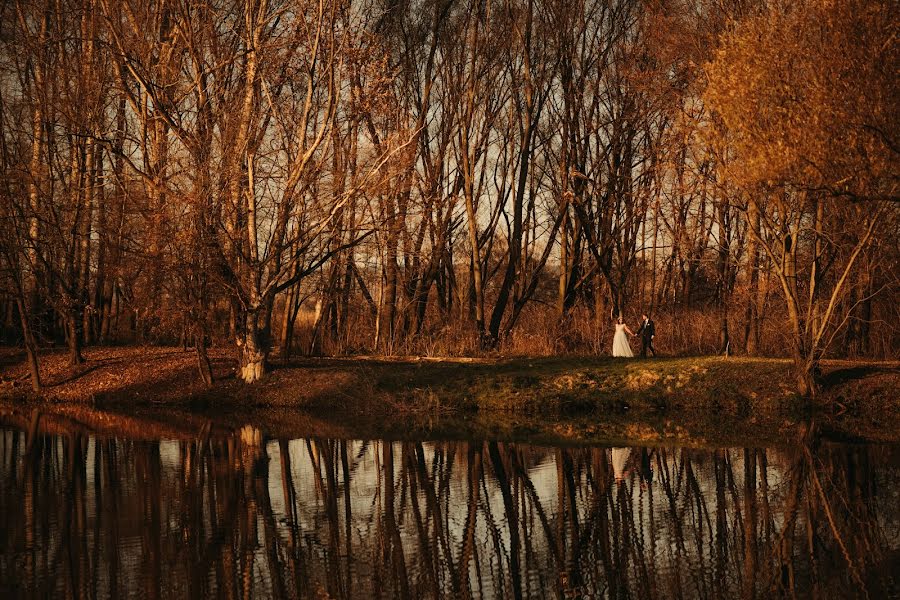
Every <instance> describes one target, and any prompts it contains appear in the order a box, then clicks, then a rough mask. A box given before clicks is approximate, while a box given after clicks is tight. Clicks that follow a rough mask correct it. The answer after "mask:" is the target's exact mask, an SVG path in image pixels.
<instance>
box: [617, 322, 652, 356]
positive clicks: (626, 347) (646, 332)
mask: <svg viewBox="0 0 900 600" xmlns="http://www.w3.org/2000/svg"><path fill="white" fill-rule="evenodd" d="M629 335H630V336H631V337H636V336H640V338H641V358H646V357H647V350H649V351H650V352H651V353H652V354H653V356H656V349H655V348H654V347H653V339H654V338H655V337H656V324H655V323H653V319H651V318H650V316H649V315H648V314H647V313H644V314H643V315H641V326H640V327H639V328H638V330H637V333H635V332H633V331H631V329H629V328H628V325H626V324H625V319H624V317H622V315H619V318H618V320H617V322H616V334H615V335H614V336H613V347H612V355H613V356H615V357H623V358H631V357H632V356H634V353H633V352H632V351H631V344H629V343H628V336H629Z"/></svg>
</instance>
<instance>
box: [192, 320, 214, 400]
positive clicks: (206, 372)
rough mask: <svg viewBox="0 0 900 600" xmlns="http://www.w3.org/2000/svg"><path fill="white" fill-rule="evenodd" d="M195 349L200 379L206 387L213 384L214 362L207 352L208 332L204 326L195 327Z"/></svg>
mask: <svg viewBox="0 0 900 600" xmlns="http://www.w3.org/2000/svg"><path fill="white" fill-rule="evenodd" d="M194 349H195V350H196V352H197V368H198V369H199V371H200V379H202V380H203V384H204V385H206V387H210V386H211V385H212V384H213V374H212V364H211V363H210V362H209V355H208V354H207V352H206V332H205V331H204V328H203V327H197V328H195V334H194Z"/></svg>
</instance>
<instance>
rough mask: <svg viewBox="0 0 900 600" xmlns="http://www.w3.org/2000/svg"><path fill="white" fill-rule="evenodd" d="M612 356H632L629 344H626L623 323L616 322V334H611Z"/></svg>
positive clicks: (626, 338) (626, 336) (626, 335)
mask: <svg viewBox="0 0 900 600" xmlns="http://www.w3.org/2000/svg"><path fill="white" fill-rule="evenodd" d="M613 356H621V357H624V358H632V357H633V356H634V353H632V352H631V346H630V345H629V344H628V334H627V333H625V324H624V323H622V324H621V325H620V324H618V323H616V335H614V336H613Z"/></svg>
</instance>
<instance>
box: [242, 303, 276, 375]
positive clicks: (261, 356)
mask: <svg viewBox="0 0 900 600" xmlns="http://www.w3.org/2000/svg"><path fill="white" fill-rule="evenodd" d="M270 313H271V306H270V304H269V302H265V303H264V304H263V305H262V306H260V307H258V308H255V309H253V310H248V311H246V312H245V313H244V314H243V315H241V316H242V319H241V325H242V328H241V329H242V330H241V332H240V333H239V337H238V339H237V344H238V348H239V349H240V361H241V362H240V366H241V370H240V378H241V379H242V380H243V381H244V383H254V382H255V381H259V380H260V379H262V377H263V375H265V373H266V370H267V368H268V359H269V351H270V347H269V342H270V340H269V329H270Z"/></svg>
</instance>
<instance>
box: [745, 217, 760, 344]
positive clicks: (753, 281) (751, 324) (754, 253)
mask: <svg viewBox="0 0 900 600" xmlns="http://www.w3.org/2000/svg"><path fill="white" fill-rule="evenodd" d="M747 220H748V221H750V227H751V228H752V229H753V231H759V208H758V207H757V206H756V202H755V201H753V200H751V201H750V205H749V207H748V215H747ZM748 237H749V239H748V241H747V261H748V262H747V270H748V274H749V276H750V285H749V286H748V290H747V309H746V313H745V318H744V321H745V325H744V348H745V349H746V351H747V354H748V355H749V356H756V355H757V353H758V352H759V300H758V298H759V242H758V241H757V239H756V236H755V235H753V234H752V233H751V234H750V235H749V236H748Z"/></svg>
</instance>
